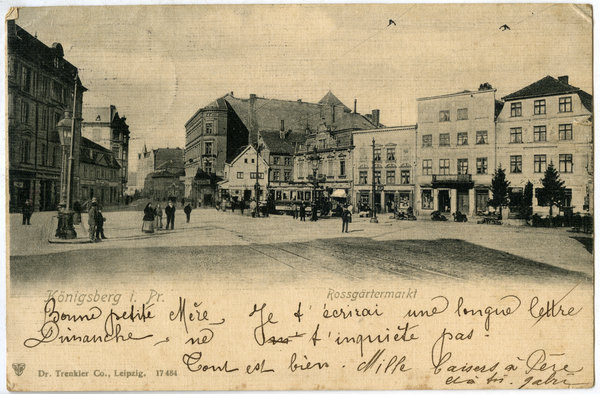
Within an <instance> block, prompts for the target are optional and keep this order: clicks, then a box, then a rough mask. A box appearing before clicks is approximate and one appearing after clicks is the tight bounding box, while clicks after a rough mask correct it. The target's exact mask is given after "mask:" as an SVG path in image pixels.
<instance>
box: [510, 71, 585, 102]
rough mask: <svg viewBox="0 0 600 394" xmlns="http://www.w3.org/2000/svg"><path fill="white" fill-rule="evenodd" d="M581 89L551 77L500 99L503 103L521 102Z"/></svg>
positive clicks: (575, 91)
mask: <svg viewBox="0 0 600 394" xmlns="http://www.w3.org/2000/svg"><path fill="white" fill-rule="evenodd" d="M579 91H581V89H579V88H577V87H575V86H571V85H569V84H568V83H564V82H561V81H559V80H558V79H556V78H553V77H551V76H549V75H548V76H545V77H544V78H542V79H540V80H539V81H537V82H534V83H532V84H531V85H529V86H526V87H524V88H523V89H520V90H517V91H516V92H514V93H511V94H509V95H508V96H504V97H502V100H504V101H512V100H521V99H526V98H532V97H542V96H554V95H559V94H568V93H577V92H579Z"/></svg>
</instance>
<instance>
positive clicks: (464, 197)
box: [456, 190, 470, 215]
mask: <svg viewBox="0 0 600 394" xmlns="http://www.w3.org/2000/svg"><path fill="white" fill-rule="evenodd" d="M469 208H470V206H469V191H468V190H465V191H462V190H459V191H458V206H457V207H456V209H457V210H458V211H460V212H461V213H463V214H465V215H468V214H469Z"/></svg>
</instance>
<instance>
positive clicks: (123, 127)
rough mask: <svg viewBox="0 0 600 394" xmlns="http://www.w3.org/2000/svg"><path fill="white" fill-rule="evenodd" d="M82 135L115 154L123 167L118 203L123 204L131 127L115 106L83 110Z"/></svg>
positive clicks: (120, 175)
mask: <svg viewBox="0 0 600 394" xmlns="http://www.w3.org/2000/svg"><path fill="white" fill-rule="evenodd" d="M81 133H82V135H83V136H84V137H85V138H87V139H89V140H92V141H94V142H95V143H97V144H99V145H101V146H103V147H104V148H106V149H109V150H111V151H112V152H113V154H114V156H115V159H116V160H117V163H119V165H120V166H121V173H120V174H119V178H120V182H121V187H120V189H119V196H118V201H117V202H121V201H122V199H123V195H124V193H125V191H126V190H127V181H128V171H129V126H128V125H127V123H126V118H125V117H120V116H119V113H118V112H117V109H116V107H115V106H114V105H110V106H108V107H85V108H83V121H82V123H81Z"/></svg>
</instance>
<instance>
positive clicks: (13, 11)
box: [4, 7, 19, 21]
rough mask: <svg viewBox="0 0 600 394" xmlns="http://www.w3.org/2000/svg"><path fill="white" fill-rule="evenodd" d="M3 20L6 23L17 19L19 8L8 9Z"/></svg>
mask: <svg viewBox="0 0 600 394" xmlns="http://www.w3.org/2000/svg"><path fill="white" fill-rule="evenodd" d="M4 19H5V20H7V21H10V20H14V19H19V8H18V7H10V9H9V10H8V12H7V13H6V17H5V18H4Z"/></svg>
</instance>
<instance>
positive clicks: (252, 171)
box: [219, 145, 269, 201]
mask: <svg viewBox="0 0 600 394" xmlns="http://www.w3.org/2000/svg"><path fill="white" fill-rule="evenodd" d="M257 170H258V171H257ZM268 172H269V164H268V163H267V162H266V161H265V159H263V158H262V156H260V155H259V154H258V153H257V152H256V149H255V148H254V147H253V146H252V145H247V146H245V147H243V148H242V149H240V151H239V152H238V155H237V156H236V157H234V158H233V160H231V162H229V163H226V164H225V173H224V177H225V179H224V180H223V181H221V182H219V189H220V191H221V198H222V199H227V200H231V201H250V199H253V198H254V199H256V200H257V201H264V200H266V193H265V190H267V186H268V182H269V180H268V177H267V176H266V174H268ZM257 183H258V185H259V192H258V199H257V196H256V184H257Z"/></svg>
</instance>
